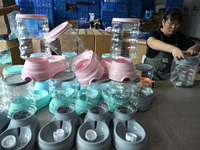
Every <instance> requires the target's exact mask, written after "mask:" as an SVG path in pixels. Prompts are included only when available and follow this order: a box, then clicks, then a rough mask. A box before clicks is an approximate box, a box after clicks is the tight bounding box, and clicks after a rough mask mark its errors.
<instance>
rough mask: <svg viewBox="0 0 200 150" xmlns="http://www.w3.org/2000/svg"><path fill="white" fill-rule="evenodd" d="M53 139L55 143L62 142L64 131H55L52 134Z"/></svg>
mask: <svg viewBox="0 0 200 150" xmlns="http://www.w3.org/2000/svg"><path fill="white" fill-rule="evenodd" d="M53 138H54V140H55V141H56V142H59V141H62V140H63V139H64V138H65V131H64V130H63V129H57V130H56V131H55V132H53Z"/></svg>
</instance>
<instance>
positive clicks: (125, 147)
mask: <svg viewBox="0 0 200 150" xmlns="http://www.w3.org/2000/svg"><path fill="white" fill-rule="evenodd" d="M127 132H129V133H134V134H135V135H137V140H136V141H135V142H130V141H127V140H126V139H125V137H126V133H127ZM114 146H115V148H116V149H118V150H146V149H147V138H146V133H145V131H144V129H143V128H142V127H141V126H140V125H139V124H138V123H137V122H136V121H135V120H131V121H126V122H118V123H117V124H116V126H115V127H114Z"/></svg>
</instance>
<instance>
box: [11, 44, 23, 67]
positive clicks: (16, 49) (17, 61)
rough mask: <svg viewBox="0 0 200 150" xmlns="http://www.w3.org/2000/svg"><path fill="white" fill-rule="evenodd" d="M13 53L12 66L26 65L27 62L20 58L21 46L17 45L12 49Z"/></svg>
mask: <svg viewBox="0 0 200 150" xmlns="http://www.w3.org/2000/svg"><path fill="white" fill-rule="evenodd" d="M10 51H11V57H12V64H13V65H17V64H22V65H23V64H24V62H25V60H24V59H22V58H21V57H20V50H19V45H15V46H13V47H11V48H10Z"/></svg>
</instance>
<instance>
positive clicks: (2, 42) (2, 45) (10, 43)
mask: <svg viewBox="0 0 200 150" xmlns="http://www.w3.org/2000/svg"><path fill="white" fill-rule="evenodd" d="M15 45H19V41H18V39H14V40H11V41H6V40H0V52H1V51H3V50H4V49H7V48H8V47H13V46H15Z"/></svg>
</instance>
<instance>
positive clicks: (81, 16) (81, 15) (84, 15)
mask: <svg viewBox="0 0 200 150" xmlns="http://www.w3.org/2000/svg"><path fill="white" fill-rule="evenodd" d="M78 18H85V19H86V18H87V20H88V18H89V13H88V12H78Z"/></svg>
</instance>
